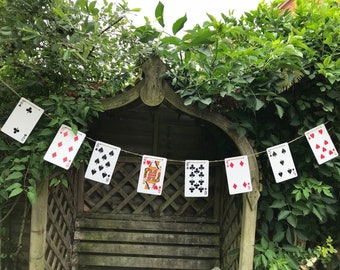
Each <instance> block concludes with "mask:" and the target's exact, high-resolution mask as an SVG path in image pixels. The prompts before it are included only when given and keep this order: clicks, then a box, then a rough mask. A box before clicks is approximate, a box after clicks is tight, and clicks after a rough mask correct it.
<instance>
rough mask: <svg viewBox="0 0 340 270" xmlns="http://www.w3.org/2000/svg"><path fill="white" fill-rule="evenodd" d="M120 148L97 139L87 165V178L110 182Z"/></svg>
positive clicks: (105, 182) (104, 182)
mask: <svg viewBox="0 0 340 270" xmlns="http://www.w3.org/2000/svg"><path fill="white" fill-rule="evenodd" d="M120 150H121V149H120V148H119V147H116V146H113V145H110V144H106V143H103V142H101V141H97V142H96V144H95V147H94V149H93V152H92V155H91V158H90V162H89V165H88V166H87V170H86V173H85V178H87V179H90V180H93V181H96V182H100V183H103V184H109V183H110V181H111V178H112V174H113V171H114V169H115V166H116V163H117V160H118V156H119V153H120Z"/></svg>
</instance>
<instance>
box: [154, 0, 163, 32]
mask: <svg viewBox="0 0 340 270" xmlns="http://www.w3.org/2000/svg"><path fill="white" fill-rule="evenodd" d="M163 12H164V5H163V3H162V2H161V1H159V2H158V4H157V7H156V9H155V17H156V19H157V21H158V23H159V24H160V25H161V26H162V27H164V26H165V25H164V19H163Z"/></svg>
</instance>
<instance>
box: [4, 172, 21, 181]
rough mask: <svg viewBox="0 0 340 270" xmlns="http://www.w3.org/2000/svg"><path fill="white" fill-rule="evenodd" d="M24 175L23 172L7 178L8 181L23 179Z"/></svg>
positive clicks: (12, 174) (14, 173)
mask: <svg viewBox="0 0 340 270" xmlns="http://www.w3.org/2000/svg"><path fill="white" fill-rule="evenodd" d="M23 176H24V175H23V174H22V173H21V172H13V173H11V174H10V175H9V176H7V178H6V181H10V180H18V179H21V178H22V177H23Z"/></svg>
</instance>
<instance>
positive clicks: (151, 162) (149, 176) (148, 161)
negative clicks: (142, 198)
mask: <svg viewBox="0 0 340 270" xmlns="http://www.w3.org/2000/svg"><path fill="white" fill-rule="evenodd" d="M166 162H167V159H166V158H162V157H155V156H148V155H143V157H142V164H141V169H140V173H139V180H138V187H137V192H139V193H146V194H152V195H161V194H162V190H163V181H164V176H165V167H166Z"/></svg>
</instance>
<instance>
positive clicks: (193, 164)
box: [184, 160, 209, 197]
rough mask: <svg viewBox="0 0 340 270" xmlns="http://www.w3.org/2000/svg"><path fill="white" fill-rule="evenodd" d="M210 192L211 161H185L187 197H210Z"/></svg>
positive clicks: (185, 193)
mask: <svg viewBox="0 0 340 270" xmlns="http://www.w3.org/2000/svg"><path fill="white" fill-rule="evenodd" d="M208 191H209V161H208V160H186V161H185V183H184V196H185V197H208Z"/></svg>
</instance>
